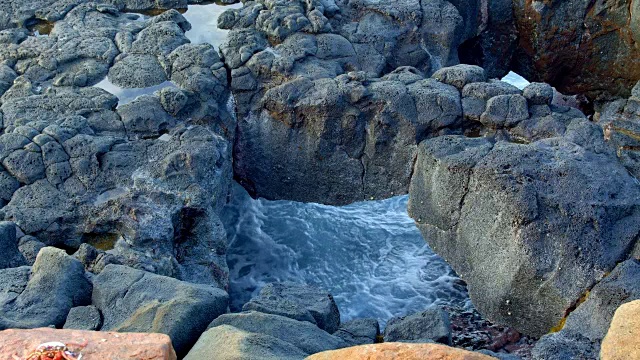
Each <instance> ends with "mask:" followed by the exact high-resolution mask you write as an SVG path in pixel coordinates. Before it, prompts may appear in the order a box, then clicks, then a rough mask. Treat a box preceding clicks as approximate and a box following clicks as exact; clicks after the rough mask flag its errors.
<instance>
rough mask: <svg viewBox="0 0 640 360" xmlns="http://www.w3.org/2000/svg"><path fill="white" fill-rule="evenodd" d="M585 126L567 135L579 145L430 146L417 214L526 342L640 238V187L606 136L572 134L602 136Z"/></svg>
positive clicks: (424, 153) (417, 186)
mask: <svg viewBox="0 0 640 360" xmlns="http://www.w3.org/2000/svg"><path fill="white" fill-rule="evenodd" d="M581 124H582V125H580V126H577V128H576V129H573V130H571V131H570V132H569V131H568V132H567V133H568V134H567V136H568V137H570V138H571V139H572V141H575V142H572V141H569V140H568V139H567V138H550V139H545V140H539V141H536V142H533V143H531V144H514V143H506V142H498V143H495V144H493V143H492V142H490V141H489V140H487V139H483V138H476V139H469V138H463V137H450V136H445V137H440V138H436V139H432V140H428V141H425V142H423V143H422V144H421V145H420V149H419V153H418V160H417V162H416V167H415V172H414V176H413V179H412V183H411V188H410V201H409V212H410V214H411V216H412V217H413V218H414V219H415V220H416V222H417V225H418V227H419V229H420V230H421V231H422V233H423V236H424V238H425V239H426V240H427V241H428V242H429V244H430V245H431V246H432V248H433V249H434V250H435V251H436V252H437V253H438V254H440V255H441V256H443V257H444V258H445V259H446V260H447V261H448V262H449V263H450V264H451V266H452V267H453V269H454V270H455V271H456V272H457V273H458V274H459V275H460V276H461V277H462V278H463V279H464V280H465V281H466V282H467V284H468V286H469V293H470V296H471V299H472V300H473V301H474V304H476V306H477V307H478V309H479V311H480V312H481V313H482V314H483V315H484V316H486V317H487V318H489V319H490V320H492V321H495V322H498V323H503V324H508V325H510V326H513V327H515V328H516V329H518V330H519V331H521V332H523V333H525V334H530V335H534V336H541V335H544V334H546V333H547V332H548V331H549V330H550V329H551V328H552V327H554V326H555V325H556V324H558V322H559V321H560V320H561V319H562V318H563V317H564V315H565V312H566V311H567V310H568V309H570V308H571V307H572V306H573V305H574V304H575V303H576V302H577V301H578V299H579V298H580V297H581V296H582V295H583V293H584V292H585V291H586V290H588V289H590V288H591V287H592V286H593V285H594V284H595V283H596V282H597V281H599V280H600V279H601V278H602V276H603V274H605V273H606V272H609V271H611V270H613V268H614V267H615V265H616V264H617V263H618V262H620V261H622V260H625V259H626V258H627V257H628V256H629V254H630V252H631V250H632V249H633V247H634V246H635V243H636V239H637V238H638V234H639V233H640V222H639V220H640V206H639V205H640V202H639V201H640V200H639V199H640V197H639V195H640V185H638V183H637V181H636V180H635V179H633V178H632V177H631V176H630V175H629V173H628V172H627V170H626V169H625V168H624V167H623V166H622V165H621V164H620V163H619V162H617V161H615V158H613V157H612V155H611V153H610V152H607V151H605V152H596V151H594V150H592V149H594V147H597V146H598V145H596V144H594V142H596V143H597V142H600V144H602V142H603V139H602V138H600V139H598V138H596V137H584V135H585V134H587V133H588V132H580V133H581V134H582V135H580V136H574V135H571V134H577V131H578V129H583V130H585V131H586V130H589V131H590V130H592V129H593V128H592V125H593V124H588V123H587V122H584V121H583V122H582V123H581ZM596 133H597V132H596ZM578 143H579V144H578ZM580 144H584V145H580ZM594 224H598V225H597V226H594ZM532 294H536V295H535V296H533V295H532Z"/></svg>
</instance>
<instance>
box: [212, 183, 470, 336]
mask: <svg viewBox="0 0 640 360" xmlns="http://www.w3.org/2000/svg"><path fill="white" fill-rule="evenodd" d="M406 207H407V196H400V197H394V198H392V199H388V200H381V201H370V202H361V203H356V204H352V205H349V206H344V207H333V206H325V205H319V204H303V203H297V202H292V201H267V200H264V199H258V200H253V199H251V198H250V197H249V195H248V194H247V193H246V192H245V191H244V189H242V188H241V187H240V186H239V185H236V186H235V188H234V196H233V200H232V202H231V203H230V204H229V205H228V206H227V207H226V208H225V212H224V215H223V218H224V219H223V220H224V222H225V225H226V227H227V231H228V234H229V240H230V249H229V253H228V261H229V266H230V270H231V297H232V299H233V304H232V308H233V309H234V310H238V309H239V308H240V307H241V306H242V304H243V303H244V302H246V301H248V300H249V298H250V297H251V296H252V295H256V294H257V293H258V292H259V290H260V289H261V288H262V286H264V285H265V284H267V283H269V282H273V281H296V282H305V283H309V284H314V285H317V286H320V287H322V288H324V289H326V290H329V291H330V292H331V293H332V294H333V295H334V297H335V300H336V302H337V303H338V307H339V308H340V312H341V315H342V320H343V321H346V320H350V319H354V318H362V317H373V318H376V319H378V320H380V321H381V322H382V323H383V324H384V323H385V322H386V320H388V319H389V318H391V317H393V316H398V315H405V314H409V313H413V312H417V311H421V310H424V309H425V308H427V307H429V306H430V305H433V304H439V305H454V306H469V301H468V296H467V293H466V289H465V287H464V285H463V284H462V282H461V280H460V279H458V278H457V277H456V275H455V273H454V272H453V271H452V270H451V269H450V268H449V266H448V265H447V264H446V262H444V260H442V258H440V257H439V256H437V255H436V254H434V253H433V251H432V250H431V249H430V248H429V247H428V246H427V245H426V243H425V241H424V240H423V239H422V236H421V235H420V232H419V231H418V229H417V228H416V226H415V224H414V222H413V220H412V219H411V218H409V216H408V215H407V212H406Z"/></svg>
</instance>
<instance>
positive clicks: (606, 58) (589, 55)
mask: <svg viewBox="0 0 640 360" xmlns="http://www.w3.org/2000/svg"><path fill="white" fill-rule="evenodd" d="M513 4H514V14H515V17H516V24H517V28H518V33H519V41H520V43H519V51H518V52H517V54H516V56H515V59H514V65H515V66H514V71H516V72H518V73H519V74H521V75H523V76H524V77H526V78H527V79H528V80H530V81H544V82H548V83H550V84H551V85H553V86H555V87H556V88H557V89H558V90H559V91H560V92H562V93H565V94H585V95H587V96H588V97H589V98H591V99H596V98H606V97H610V96H612V95H622V96H625V97H626V96H628V95H629V92H630V90H631V88H632V87H633V85H634V84H635V83H636V81H637V80H638V79H640V47H639V46H638V41H639V40H640V27H638V23H639V22H640V16H638V14H637V11H638V10H639V9H638V7H640V2H638V1H631V0H626V1H617V0H616V1H614V0H602V1H591V0H571V1H531V0H519V1H514V2H513Z"/></svg>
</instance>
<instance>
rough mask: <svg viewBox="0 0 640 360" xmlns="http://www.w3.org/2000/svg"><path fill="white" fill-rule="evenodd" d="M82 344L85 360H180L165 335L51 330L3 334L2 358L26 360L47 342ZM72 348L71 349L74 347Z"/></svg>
mask: <svg viewBox="0 0 640 360" xmlns="http://www.w3.org/2000/svg"><path fill="white" fill-rule="evenodd" d="M53 341H55V342H62V343H65V344H71V343H74V344H82V343H85V342H86V344H87V345H86V347H85V348H84V349H82V350H81V351H80V354H82V360H176V353H175V352H174V351H173V346H172V345H171V340H170V339H169V337H168V336H167V335H164V334H144V333H115V332H97V331H82V330H57V329H49V328H41V329H32V330H5V331H0V359H3V360H4V359H9V360H11V359H12V356H13V355H16V356H17V357H18V358H19V359H25V358H26V357H27V355H28V354H29V353H31V352H32V351H33V350H35V349H36V348H37V347H38V345H40V344H42V343H46V342H53ZM70 347H71V346H70Z"/></svg>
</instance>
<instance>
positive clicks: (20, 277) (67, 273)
mask: <svg viewBox="0 0 640 360" xmlns="http://www.w3.org/2000/svg"><path fill="white" fill-rule="evenodd" d="M0 280H2V281H0V329H1V330H4V329H10V328H18V329H28V328H37V327H45V326H55V327H62V326H63V325H64V323H65V319H66V318H67V314H68V313H69V311H70V310H71V308H73V307H76V306H84V305H89V304H90V303H91V290H92V284H91V282H90V281H89V279H88V278H87V277H86V275H85V270H84V267H83V266H82V264H81V263H80V262H79V261H78V260H76V259H74V258H72V257H71V256H68V255H67V254H66V253H65V252H64V251H63V250H60V249H55V248H53V247H46V248H44V249H42V250H41V251H40V253H39V254H38V257H37V258H36V261H35V263H34V265H33V267H28V266H22V267H17V268H10V269H3V270H0Z"/></svg>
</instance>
